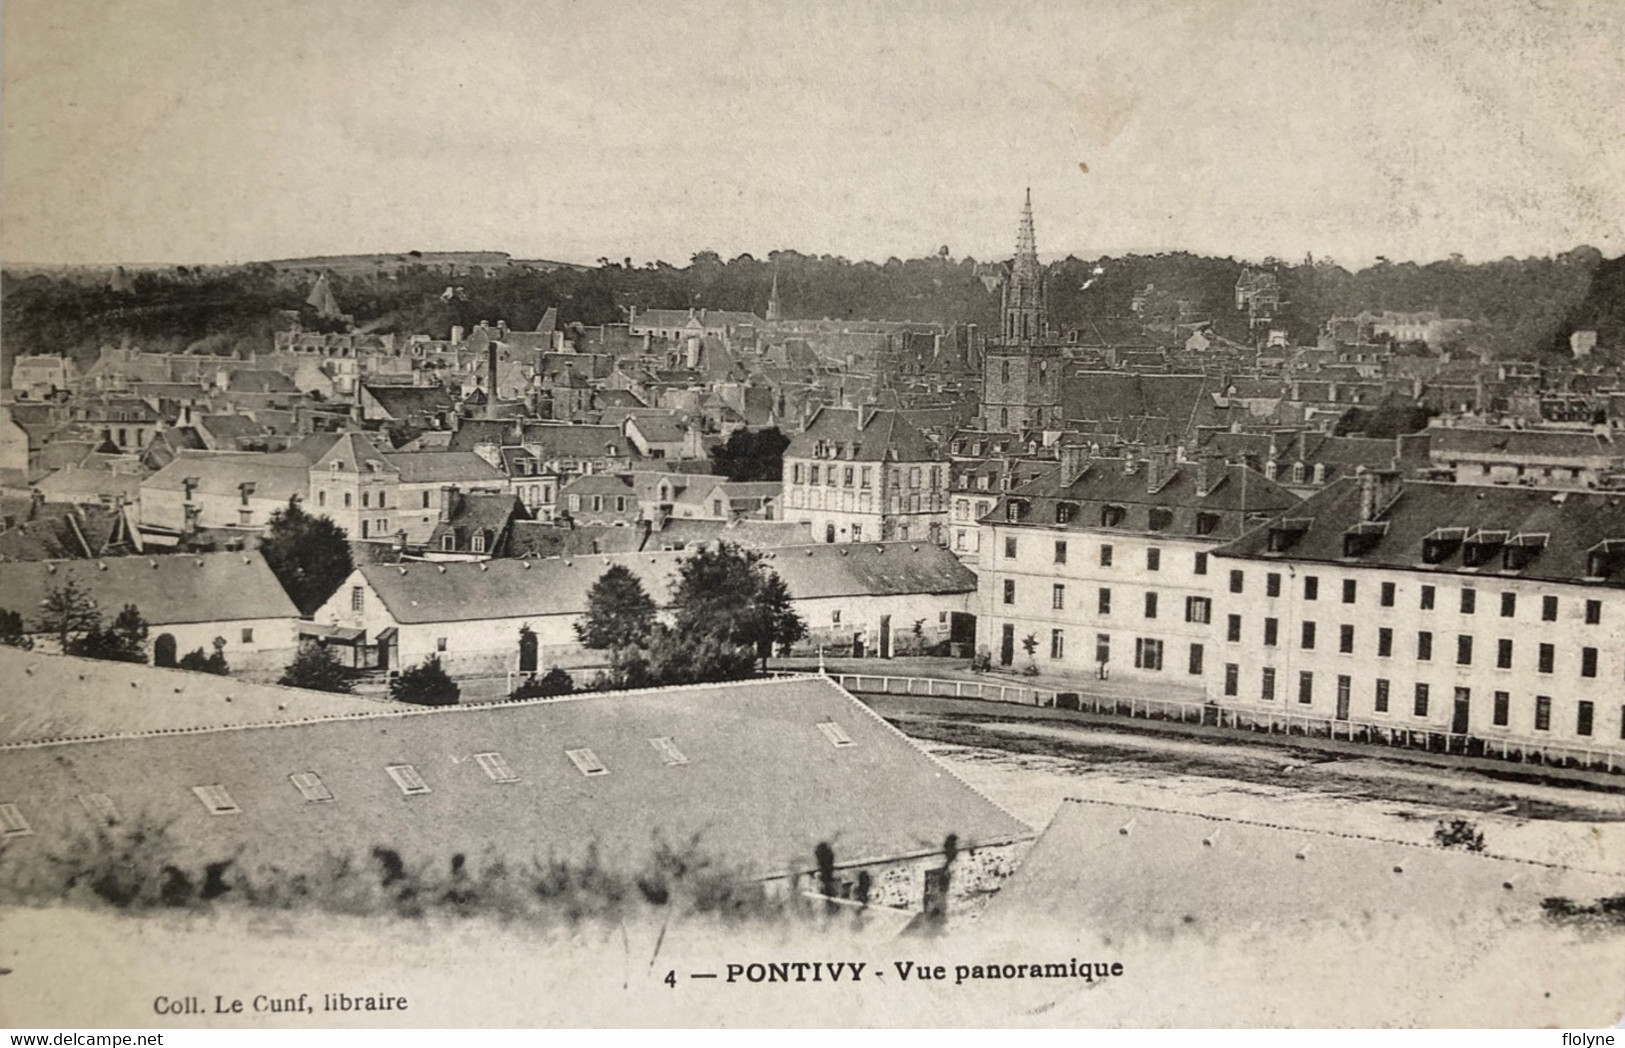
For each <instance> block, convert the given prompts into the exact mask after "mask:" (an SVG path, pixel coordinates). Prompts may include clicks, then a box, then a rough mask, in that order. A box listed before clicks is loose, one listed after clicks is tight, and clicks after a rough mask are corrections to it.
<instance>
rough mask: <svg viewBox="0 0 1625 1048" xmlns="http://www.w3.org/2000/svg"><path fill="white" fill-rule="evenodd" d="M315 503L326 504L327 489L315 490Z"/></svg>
mask: <svg viewBox="0 0 1625 1048" xmlns="http://www.w3.org/2000/svg"><path fill="white" fill-rule="evenodd" d="M316 505H318V506H325V505H327V490H326V489H325V488H324V489H323V490H321V491H318V492H316Z"/></svg>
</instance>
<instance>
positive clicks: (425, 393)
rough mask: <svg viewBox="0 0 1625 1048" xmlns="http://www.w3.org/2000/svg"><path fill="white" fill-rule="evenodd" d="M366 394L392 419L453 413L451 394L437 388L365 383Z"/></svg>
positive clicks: (453, 406)
mask: <svg viewBox="0 0 1625 1048" xmlns="http://www.w3.org/2000/svg"><path fill="white" fill-rule="evenodd" d="M365 386H366V390H367V393H368V394H369V395H370V396H371V397H372V398H373V399H374V400H376V401H378V403H379V405H380V406H382V407H383V409H384V410H385V411H387V412H389V414H390V415H391V417H393V418H410V417H412V416H414V415H429V416H433V415H438V414H444V413H448V412H450V411H453V410H454V409H455V407H456V405H455V404H453V403H452V399H451V394H450V393H447V392H446V391H445V390H444V389H442V388H441V387H439V386H375V385H372V384H371V383H366V384H365Z"/></svg>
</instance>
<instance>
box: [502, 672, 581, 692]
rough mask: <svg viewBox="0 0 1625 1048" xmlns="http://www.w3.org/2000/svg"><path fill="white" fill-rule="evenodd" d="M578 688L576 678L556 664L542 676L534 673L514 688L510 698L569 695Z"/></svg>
mask: <svg viewBox="0 0 1625 1048" xmlns="http://www.w3.org/2000/svg"><path fill="white" fill-rule="evenodd" d="M575 690H576V682H575V678H574V677H572V676H570V674H568V673H566V672H565V671H564V670H563V669H562V668H560V667H558V666H554V667H553V668H552V669H550V670H548V671H547V672H546V673H544V674H542V675H541V676H540V677H537V676H535V675H534V674H532V675H531V676H529V677H526V678H525V679H524V681H523V682H522V683H520V685H519V687H517V688H515V689H514V690H513V693H512V694H511V695H509V696H508V697H509V698H510V699H545V698H549V697H551V696H554V695H569V694H570V693H571V692H573V691H575Z"/></svg>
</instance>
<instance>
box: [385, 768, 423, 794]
mask: <svg viewBox="0 0 1625 1048" xmlns="http://www.w3.org/2000/svg"><path fill="white" fill-rule="evenodd" d="M384 770H385V771H387V772H389V777H390V778H392V779H394V780H395V785H397V786H399V787H400V788H401V792H402V793H404V794H406V795H407V796H408V797H414V796H416V795H417V794H420V793H428V792H429V784H428V783H426V782H424V781H423V776H421V775H419V774H418V770H417V769H416V768H414V767H412V766H411V765H410V764H391V765H389V766H387V767H386V768H384Z"/></svg>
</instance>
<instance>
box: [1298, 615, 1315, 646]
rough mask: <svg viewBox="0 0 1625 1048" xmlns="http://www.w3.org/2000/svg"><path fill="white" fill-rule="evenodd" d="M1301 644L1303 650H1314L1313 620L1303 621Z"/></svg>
mask: <svg viewBox="0 0 1625 1048" xmlns="http://www.w3.org/2000/svg"><path fill="white" fill-rule="evenodd" d="M1301 646H1302V648H1303V650H1304V651H1314V650H1315V624H1314V623H1313V622H1305V623H1304V624H1303V637H1302V645H1301Z"/></svg>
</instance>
